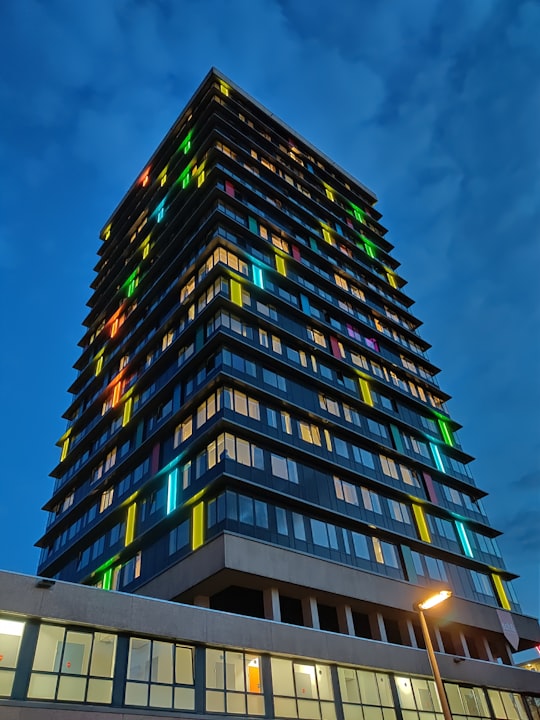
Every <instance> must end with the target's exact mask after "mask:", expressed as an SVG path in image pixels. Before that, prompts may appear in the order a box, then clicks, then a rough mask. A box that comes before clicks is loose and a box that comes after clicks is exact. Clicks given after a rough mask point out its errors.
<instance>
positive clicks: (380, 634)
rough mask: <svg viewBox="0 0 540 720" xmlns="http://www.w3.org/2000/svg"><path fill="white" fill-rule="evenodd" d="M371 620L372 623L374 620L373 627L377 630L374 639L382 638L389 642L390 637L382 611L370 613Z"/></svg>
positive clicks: (383, 640)
mask: <svg viewBox="0 0 540 720" xmlns="http://www.w3.org/2000/svg"><path fill="white" fill-rule="evenodd" d="M369 622H370V624H371V623H372V622H373V625H372V627H373V629H374V630H375V632H374V633H373V637H374V639H375V640H377V639H378V640H382V642H388V637H387V635H386V627H385V625H384V618H383V616H382V615H381V613H374V614H373V615H371V614H370V616H369Z"/></svg>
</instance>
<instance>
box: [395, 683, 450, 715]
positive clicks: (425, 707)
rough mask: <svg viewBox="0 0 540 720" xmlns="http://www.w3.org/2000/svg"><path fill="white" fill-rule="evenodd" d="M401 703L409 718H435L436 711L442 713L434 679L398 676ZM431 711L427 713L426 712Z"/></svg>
mask: <svg viewBox="0 0 540 720" xmlns="http://www.w3.org/2000/svg"><path fill="white" fill-rule="evenodd" d="M396 685H397V690H398V696H399V704H400V705H401V707H402V708H403V710H404V713H406V716H407V718H408V719H409V720H416V719H417V718H422V719H424V718H429V719H430V720H431V719H433V720H434V719H435V717H436V716H435V715H434V713H438V714H441V712H442V711H441V706H440V703H439V696H438V694H437V690H436V688H435V683H434V682H433V680H422V679H420V678H409V677H396ZM426 712H427V713H431V715H427V716H426V715H425V714H424V713H426Z"/></svg>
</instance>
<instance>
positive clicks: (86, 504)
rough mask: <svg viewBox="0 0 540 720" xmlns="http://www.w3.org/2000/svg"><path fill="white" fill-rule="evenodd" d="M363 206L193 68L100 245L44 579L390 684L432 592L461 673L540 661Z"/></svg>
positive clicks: (327, 167)
mask: <svg viewBox="0 0 540 720" xmlns="http://www.w3.org/2000/svg"><path fill="white" fill-rule="evenodd" d="M375 204H376V196H375V195H374V194H373V192H371V191H370V190H369V189H368V188H366V187H365V186H364V185H362V184H360V183H359V182H358V181H357V180H355V179H354V178H353V177H351V176H350V175H349V174H348V173H347V172H346V171H344V170H343V169H342V168H340V167H338V166H336V165H335V164H334V163H333V162H332V161H331V160H330V159H329V158H328V157H326V156H324V155H323V154H321V153H320V152H319V151H318V150H316V149H315V148H314V147H313V146H312V145H311V144H310V143H309V142H307V141H306V140H304V139H303V138H301V137H300V136H299V135H298V134H297V133H295V132H294V131H293V130H291V129H290V128H289V127H287V126H286V125H285V124H284V123H283V122H281V121H280V120H278V119H277V118H276V117H275V116H274V115H272V114H271V113H269V112H268V111H267V110H266V109H265V108H263V107H262V106H261V105H259V104H258V103H257V102H256V101H254V100H253V99H252V98H250V97H249V96H248V95H246V93H244V92H243V91H242V90H240V89H239V88H238V87H236V86H234V85H233V83H231V82H230V81H229V80H227V79H226V78H224V76H222V75H221V74H220V73H218V72H217V71H215V70H212V71H210V73H209V74H208V76H207V77H206V78H205V80H204V81H203V83H202V84H201V86H200V87H199V89H198V90H197V91H196V93H195V95H194V96H193V98H192V99H191V100H190V102H189V103H188V105H187V107H186V109H185V110H184V111H183V112H182V114H181V115H180V117H179V119H178V120H177V122H176V123H175V124H174V126H173V128H172V129H171V130H170V131H169V132H168V134H167V135H166V137H165V138H164V140H163V142H162V143H161V144H160V146H159V147H158V149H157V150H156V152H155V153H154V155H153V156H152V158H151V159H150V160H149V162H148V163H147V165H146V166H145V167H144V169H143V171H142V172H141V174H140V176H139V177H138V179H137V180H136V182H135V183H134V184H133V186H132V187H131V189H130V190H129V191H128V193H127V194H126V196H125V197H124V199H123V200H122V201H121V203H120V205H119V206H118V207H117V209H116V210H115V211H114V213H113V214H112V216H111V218H110V219H109V220H108V222H107V223H106V226H105V228H104V229H103V231H102V233H101V240H102V245H101V247H100V250H99V260H98V263H97V265H96V268H95V270H96V273H97V274H96V278H95V280H94V282H93V283H92V290H93V293H92V296H91V298H90V300H89V303H88V304H89V307H90V311H89V313H88V315H87V317H86V319H85V321H84V325H85V332H84V335H83V337H82V339H81V342H80V346H81V355H80V358H79V359H78V361H77V363H76V369H77V370H78V376H77V379H76V380H75V381H74V382H73V384H72V385H71V387H70V392H71V393H72V396H73V398H72V402H71V404H70V406H69V408H68V409H67V411H66V414H65V417H66V419H67V422H68V424H67V429H66V432H65V433H64V435H63V436H62V438H61V439H60V442H59V444H60V446H61V457H60V462H59V464H58V466H57V467H56V468H55V469H54V472H53V476H54V477H55V478H56V481H55V486H54V492H53V494H52V497H51V499H50V501H49V502H48V503H47V504H46V506H45V509H46V510H47V511H48V512H49V520H48V523H47V528H46V532H45V533H44V535H43V537H42V538H41V539H40V540H39V543H38V544H39V546H40V547H41V548H42V552H41V559H40V564H39V574H40V575H41V576H44V577H46V578H52V579H56V580H65V581H69V582H75V583H82V584H84V585H90V586H95V587H99V588H104V589H106V590H121V591H123V592H128V593H137V594H140V595H145V596H150V597H155V598H160V599H164V600H168V601H177V602H179V603H184V604H188V605H197V606H200V607H203V608H204V607H206V608H210V609H214V610H220V611H227V612H229V613H234V614H237V615H242V616H251V618H259V619H267V620H268V619H270V620H273V621H275V622H280V623H282V624H287V625H289V626H293V625H296V626H304V627H305V628H312V629H317V630H320V631H327V633H326V634H328V633H341V634H342V635H350V636H356V637H357V638H364V639H367V640H372V641H378V644H377V647H378V648H379V649H380V648H381V647H383V648H384V652H383V654H382V655H380V654H379V655H377V658H376V659H375V660H373V658H370V657H369V656H362V654H361V653H360V654H359V656H358V659H357V662H358V664H359V665H367V666H370V665H374V666H375V667H376V668H379V669H381V668H384V667H388V668H391V667H393V668H395V667H396V664H398V665H399V663H400V662H403V665H402V671H403V672H409V673H410V672H414V671H415V670H414V668H415V667H417V666H416V665H415V663H417V660H415V659H414V658H417V655H416V654H414V653H416V652H418V651H417V650H415V649H416V648H419V647H423V640H422V634H421V631H420V628H419V625H418V621H417V616H416V613H415V612H414V610H413V605H414V603H415V602H416V601H418V600H420V599H421V598H422V597H423V596H425V595H426V594H429V592H430V591H431V590H432V589H435V590H438V589H440V588H443V587H445V588H450V589H451V590H452V592H453V595H454V597H453V598H452V600H451V601H450V602H449V603H448V610H445V611H440V612H439V613H437V614H436V615H435V617H436V621H434V622H433V626H432V632H433V639H434V642H435V644H436V648H437V649H438V651H439V652H440V653H442V654H447V655H450V656H459V657H460V658H467V659H468V661H470V662H471V663H472V665H469V670H470V668H471V667H473V668H474V667H477V666H478V667H480V665H482V663H480V664H477V663H475V662H473V661H474V660H481V661H484V663H485V662H487V663H497V662H498V663H499V664H511V662H512V660H511V652H510V651H511V649H517V648H518V647H519V649H525V648H527V647H531V646H533V645H534V644H535V643H537V642H538V640H539V635H538V624H537V623H536V621H535V620H533V619H532V618H528V617H526V616H524V615H523V614H522V613H521V611H520V607H519V604H518V601H517V600H516V597H515V595H514V593H513V590H512V582H511V581H512V579H513V578H514V577H515V575H513V574H512V572H511V571H510V570H508V569H507V568H506V567H505V564H504V561H503V559H502V558H501V555H500V552H499V550H498V547H497V543H496V537H497V536H498V535H499V532H498V531H497V530H496V529H494V528H492V527H491V525H490V524H489V521H488V518H487V517H486V514H485V512H484V510H483V508H482V503H481V500H482V497H483V496H484V495H485V492H484V491H483V490H481V489H479V488H478V487H477V486H476V484H475V482H474V480H473V478H472V476H471V474H470V472H469V469H468V463H469V462H470V460H471V459H472V458H471V456H470V455H468V454H467V453H466V452H465V451H464V450H463V449H462V448H461V445H460V442H459V439H458V435H457V431H458V429H459V424H458V423H457V422H456V421H455V420H453V419H452V418H451V417H450V416H449V414H448V410H447V407H446V401H447V400H448V395H447V394H446V393H445V392H444V391H443V390H442V389H441V388H440V387H439V384H438V382H437V379H436V376H437V373H438V368H436V367H434V365H433V364H432V363H431V362H430V361H429V359H428V357H427V355H426V352H427V350H428V348H429V344H428V343H427V342H426V341H425V340H424V339H423V338H422V337H421V334H420V333H419V329H418V328H419V326H420V324H421V323H420V321H419V320H418V319H417V318H416V317H415V315H414V314H413V312H412V310H411V306H412V304H413V301H412V300H411V299H410V298H409V297H408V295H407V294H406V292H405V289H404V286H405V281H404V279H403V278H402V277H401V276H400V274H399V271H398V266H399V263H398V262H397V260H396V259H395V258H394V257H393V255H392V250H393V246H392V245H391V243H390V242H389V241H388V240H387V239H386V237H385V235H386V229H385V228H384V226H383V225H382V224H381V214H380V213H379V212H378V211H377V210H376V209H375ZM246 622H247V620H246ZM250 622H252V621H251V620H250ZM291 632H292V629H291ZM317 637H319V638H320V637H323V636H322V635H318V636H317ZM328 637H330V635H329V634H328ZM321 642H326V641H323V640H321ZM328 642H330V641H328ZM231 643H232V639H231ZM243 646H244V647H245V644H244V645H243ZM372 646H373V644H372V645H369V643H368V644H366V645H362V648H364V647H372ZM397 646H403V647H401V648H398V647H397ZM406 646H409V647H408V648H407V647H406ZM313 647H314V646H313ZM359 647H360V646H359ZM267 649H268V648H267ZM398 650H399V653H398ZM280 651H281V652H285V649H284V648H279V647H276V652H280ZM413 651H414V652H413ZM286 652H287V653H289V654H290V653H291V652H292V651H291V649H290V648H288V649H287V650H286ZM377 652H381V651H380V650H378V651H377ZM385 652H386V656H385V655H384V653H385ZM407 652H410V653H411V654H410V655H407ZM396 653H398V655H396ZM305 654H306V655H309V656H311V657H313V656H314V655H316V653H315V651H314V650H313V648H312V649H311V651H306V653H305ZM384 657H386V658H387V660H384V659H383V660H381V658H384ZM407 658H409V660H408V659H407ZM416 671H418V668H417V670H416ZM512 671H513V672H518V673H519V672H522V671H517V670H514V669H512ZM473 676H474V672H473ZM471 681H473V677H471ZM420 709H421V708H420ZM282 714H283V713H282ZM469 714H472V715H474V714H475V713H473V712H472V711H470V712H469ZM480 714H481V713H480ZM323 715H324V713H323ZM300 717H302V715H300ZM309 717H311V716H309ZM313 717H315V716H313ZM385 717H386V716H385ZM411 717H412V716H411ZM415 717H416V715H415ZM486 717H489V716H486ZM516 717H517V716H516ZM510 720H516V719H512V718H510Z"/></svg>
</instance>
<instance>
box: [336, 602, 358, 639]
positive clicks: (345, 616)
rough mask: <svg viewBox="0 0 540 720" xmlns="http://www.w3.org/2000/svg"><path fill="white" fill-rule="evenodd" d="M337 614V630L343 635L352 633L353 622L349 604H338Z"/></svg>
mask: <svg viewBox="0 0 540 720" xmlns="http://www.w3.org/2000/svg"><path fill="white" fill-rule="evenodd" d="M337 616H338V623H339V632H341V633H343V634H344V635H354V634H355V632H354V622H353V616H352V610H351V606H350V605H338V607H337Z"/></svg>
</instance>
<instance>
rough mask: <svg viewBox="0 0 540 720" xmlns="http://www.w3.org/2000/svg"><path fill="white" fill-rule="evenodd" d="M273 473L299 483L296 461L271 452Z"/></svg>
mask: <svg viewBox="0 0 540 720" xmlns="http://www.w3.org/2000/svg"><path fill="white" fill-rule="evenodd" d="M271 464H272V475H275V476H276V477H279V478H282V479H283V480H288V481H289V482H292V483H296V484H298V471H297V467H296V463H295V461H294V460H291V459H290V458H285V457H282V456H281V455H274V454H273V453H272V454H271Z"/></svg>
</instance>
